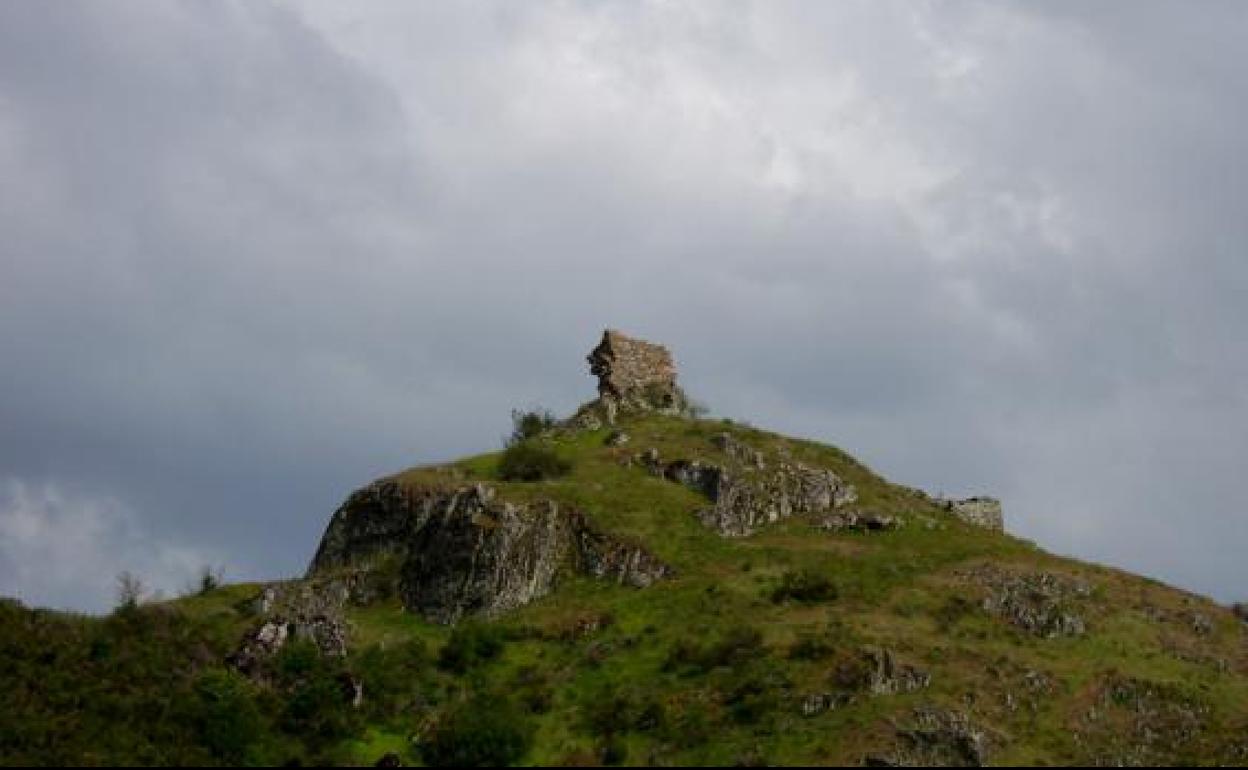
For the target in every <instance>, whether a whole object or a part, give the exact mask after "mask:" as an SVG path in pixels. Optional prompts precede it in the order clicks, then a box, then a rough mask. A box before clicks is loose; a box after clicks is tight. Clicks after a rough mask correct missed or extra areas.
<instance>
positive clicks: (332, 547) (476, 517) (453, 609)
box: [308, 480, 673, 624]
mask: <svg viewBox="0 0 1248 770" xmlns="http://www.w3.org/2000/svg"><path fill="white" fill-rule="evenodd" d="M353 569H354V570H361V569H362V570H365V571H367V572H370V573H371V574H373V575H384V576H387V577H388V579H389V580H390V581H391V585H392V587H393V589H394V590H395V591H397V593H398V595H399V596H400V598H401V599H402V602H403V605H404V606H405V607H406V608H407V609H409V610H411V611H413V612H417V613H419V614H420V615H422V616H424V617H425V618H427V619H429V620H431V621H434V622H437V623H446V624H450V623H455V622H457V621H459V620H460V619H461V618H464V617H466V616H470V615H476V616H482V617H487V618H488V617H495V616H497V615H499V614H501V613H503V612H506V611H508V610H511V609H515V608H517V607H520V606H523V605H525V604H528V603H529V602H531V601H533V600H534V599H537V598H540V597H542V596H545V595H546V594H548V593H550V592H551V591H552V590H553V589H554V586H555V584H556V582H557V581H558V579H559V577H560V575H561V574H564V573H566V572H574V573H579V574H586V575H592V576H594V577H598V578H601V579H605V580H612V581H615V582H617V583H619V584H621V585H628V586H634V587H644V586H648V585H650V584H651V583H653V582H655V581H656V580H660V579H662V578H664V577H667V576H669V575H671V574H673V571H672V569H671V568H670V567H668V566H667V565H666V564H664V563H663V562H661V561H659V560H658V559H657V558H655V557H654V556H653V555H652V554H650V553H649V552H648V551H647V550H646V549H644V548H643V547H641V546H640V545H636V544H633V543H629V542H627V541H625V540H622V539H620V538H615V537H612V536H610V535H607V534H605V533H603V532H600V531H598V530H597V529H595V528H594V527H593V526H592V525H591V524H590V522H589V521H588V519H587V518H586V517H585V516H584V514H582V513H581V512H579V511H576V510H573V509H569V508H566V507H563V506H560V505H559V504H558V503H556V502H554V501H551V500H539V501H537V502H532V503H514V502H510V501H506V500H501V499H498V496H497V495H496V494H495V491H494V490H493V489H492V488H490V487H489V486H486V485H484V484H472V485H465V486H459V487H449V488H423V489H422V488H408V487H406V486H404V485H402V484H400V483H398V482H397V481H394V480H382V481H378V482H374V483H373V484H370V485H368V486H367V487H365V488H363V489H361V490H359V491H357V492H355V493H354V494H352V495H351V496H350V497H349V498H348V499H347V501H346V502H345V503H344V504H343V505H342V507H340V508H339V509H338V510H337V511H336V512H335V513H334V516H333V518H332V519H331V520H330V524H329V527H328V528H327V529H326V531H325V535H324V537H323V538H322V540H321V545H320V548H319V549H318V550H317V554H316V557H315V558H314V559H313V561H312V565H311V567H310V568H309V570H308V575H309V577H312V576H317V575H329V574H335V573H336V572H340V571H343V570H353Z"/></svg>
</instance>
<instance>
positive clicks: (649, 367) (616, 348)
mask: <svg viewBox="0 0 1248 770" xmlns="http://www.w3.org/2000/svg"><path fill="white" fill-rule="evenodd" d="M587 360H588V361H589V371H590V372H591V373H592V374H594V375H595V376H597V377H598V397H599V399H600V400H601V401H602V402H603V404H604V405H607V407H608V409H609V410H610V413H614V410H615V409H616V408H619V407H624V408H626V409H627V408H639V409H655V410H659V411H666V410H671V411H678V410H679V409H680V408H681V407H682V406H683V403H684V397H683V395H682V394H681V391H680V388H679V387H677V385H676V363H675V361H673V360H672V354H671V352H670V351H669V350H668V349H667V348H665V347H663V346H662V345H656V344H654V343H651V342H646V341H645V340H639V339H634V338H632V337H629V336H627V335H624V334H621V333H620V332H618V331H615V330H613V329H608V330H606V331H605V332H603V334H602V341H601V342H599V343H598V347H596V348H594V349H593V351H592V352H591V353H590V354H589V356H588V359H587Z"/></svg>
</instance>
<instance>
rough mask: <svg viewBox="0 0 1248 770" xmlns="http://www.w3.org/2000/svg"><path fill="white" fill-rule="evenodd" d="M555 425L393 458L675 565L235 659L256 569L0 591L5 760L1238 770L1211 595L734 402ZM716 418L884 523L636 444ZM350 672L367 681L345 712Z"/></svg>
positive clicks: (373, 608) (1236, 651) (702, 448)
mask: <svg viewBox="0 0 1248 770" xmlns="http://www.w3.org/2000/svg"><path fill="white" fill-rule="evenodd" d="M618 427H619V428H621V429H622V430H624V431H625V432H627V434H628V435H629V436H630V437H631V440H630V441H629V442H628V443H627V444H626V445H624V446H609V445H608V442H607V441H606V439H607V436H608V433H609V431H608V430H606V429H603V430H597V431H582V432H572V433H566V434H557V435H555V436H553V437H549V438H546V439H543V440H542V441H543V443H544V445H545V446H547V447H548V448H550V449H552V450H553V451H554V452H556V453H557V454H559V455H560V456H561V457H562V458H564V459H565V460H567V461H568V462H569V463H570V466H571V470H570V472H569V473H568V474H567V475H565V476H562V477H559V478H556V479H552V480H547V481H538V482H504V481H501V480H499V479H498V472H497V466H498V461H499V456H498V454H488V455H481V456H478V457H472V458H468V459H465V460H462V461H459V462H456V463H453V464H451V465H450V466H442V467H440V468H417V469H413V470H410V471H407V472H404V473H401V474H398V475H397V476H396V477H395V478H396V479H398V480H399V481H401V482H402V483H403V484H405V485H409V486H412V487H425V486H437V485H447V484H463V483H471V482H474V481H481V482H487V483H489V484H490V485H491V486H492V487H493V488H495V489H496V490H497V492H498V494H499V495H500V496H501V497H503V498H505V499H508V500H515V501H525V500H537V499H553V500H556V501H559V502H561V503H564V504H567V505H568V506H571V507H575V508H576V509H579V510H582V511H584V512H585V513H586V514H587V515H588V516H589V517H590V518H591V519H592V521H593V522H594V524H595V525H596V526H598V527H600V528H601V529H603V530H605V531H608V532H610V533H612V534H613V535H619V536H622V537H625V538H629V539H634V540H636V541H640V542H641V543H643V544H644V545H645V546H646V547H647V548H648V549H649V550H651V551H652V552H653V553H654V554H655V555H657V556H659V557H660V558H662V559H663V560H664V561H666V562H667V563H668V564H669V565H671V566H672V567H674V568H675V570H676V572H677V575H676V577H674V578H672V579H668V580H664V581H660V582H659V583H656V584H655V585H653V586H651V587H649V588H645V589H634V588H628V587H623V586H619V585H615V584H613V583H610V582H604V581H596V580H593V579H590V578H586V577H576V576H573V575H568V576H567V577H566V578H565V579H563V580H562V581H561V583H560V585H559V588H558V590H557V591H555V593H553V594H552V595H550V596H547V597H545V598H544V599H541V600H539V601H537V602H534V603H533V604H530V605H528V606H526V607H523V608H522V609H520V610H517V611H515V612H512V613H510V614H508V615H506V616H504V617H502V618H500V619H499V620H497V621H494V622H491V623H481V622H469V623H463V624H460V625H459V626H456V627H455V628H453V629H452V628H447V627H443V626H437V625H433V624H430V623H428V622H425V621H423V620H421V619H420V618H419V617H417V616H415V615H412V614H410V613H408V612H405V611H404V610H403V609H402V608H401V607H400V605H399V603H398V600H397V599H387V600H383V601H379V602H376V603H374V604H372V605H370V606H367V607H353V608H351V609H350V610H349V611H348V618H347V619H348V621H349V628H350V639H349V650H350V652H349V654H348V655H347V657H346V658H345V659H341V660H340V659H337V658H332V659H327V658H323V657H321V656H319V655H318V654H316V651H315V649H314V648H312V647H311V646H310V645H306V644H301V643H297V642H292V643H288V644H287V645H286V646H285V647H284V648H283V649H282V651H281V652H280V653H279V654H278V655H277V656H276V657H275V658H274V659H273V660H272V661H270V662H269V663H267V664H266V667H265V668H264V669H263V670H262V671H261V672H259V673H258V674H254V673H253V675H252V676H250V677H244V676H242V675H241V674H239V673H237V672H235V671H234V670H233V669H231V668H230V667H229V666H228V665H227V664H226V662H225V660H226V657H227V656H228V655H229V653H230V652H231V651H232V650H233V649H234V648H235V647H236V646H237V644H238V642H239V639H240V638H241V637H242V635H243V634H244V633H245V632H246V631H247V630H248V629H249V628H250V627H251V626H253V625H254V623H255V619H254V617H253V615H252V610H251V609H250V606H251V605H250V602H249V601H248V599H250V598H251V597H253V596H254V595H255V594H256V593H257V592H258V590H259V588H258V587H257V586H246V585H235V586H227V587H224V588H219V589H216V590H213V591H209V592H207V593H205V594H203V595H200V596H196V597H190V598H184V599H179V600H176V601H172V602H167V603H163V604H155V605H145V606H140V607H138V608H131V609H127V610H123V611H118V612H117V613H115V614H114V615H112V616H110V617H107V618H85V617H77V616H68V615H63V614H57V613H51V612H46V611H37V610H28V609H25V608H21V607H19V606H17V605H15V604H5V605H3V606H0V687H2V688H3V691H4V692H5V693H6V698H5V700H6V703H5V705H4V706H3V707H2V711H0V760H3V762H4V763H6V764H52V763H65V764H103V763H127V764H129V763H135V764H190V763H202V764H214V763H223V764H230V763H240V762H247V763H286V762H291V761H296V762H300V763H316V762H340V763H360V764H372V763H373V762H374V761H376V760H377V759H379V758H380V757H382V756H383V755H385V754H388V753H393V754H395V755H397V756H398V757H399V758H400V759H401V760H402V761H403V762H404V763H405V764H420V763H457V762H458V763H463V762H471V761H485V762H489V761H496V762H497V761H509V762H516V763H524V764H642V763H646V764H763V763H766V764H861V763H863V762H890V761H893V762H896V761H901V762H905V763H915V764H917V763H929V764H953V763H959V762H973V761H981V760H982V761H987V762H989V763H992V764H1058V763H1062V764H1065V763H1087V764H1150V763H1162V764H1189V763H1195V764H1245V763H1248V634H1246V633H1245V626H1244V624H1243V623H1241V622H1240V621H1238V620H1237V619H1235V618H1234V617H1233V616H1232V615H1231V613H1230V612H1228V611H1227V610H1226V609H1225V608H1222V607H1219V606H1217V605H1215V604H1214V603H1212V602H1210V601H1208V600H1206V599H1203V598H1201V597H1197V596H1194V595H1191V594H1187V593H1184V592H1182V591H1178V590H1175V589H1173V588H1169V587H1166V586H1164V585H1162V584H1160V583H1157V582H1155V581H1151V580H1148V579H1145V578H1141V577H1137V576H1133V575H1129V574H1125V573H1122V572H1120V571H1117V570H1112V569H1107V568H1104V567H1099V566H1095V565H1089V564H1084V563H1080V562H1077V561H1072V560H1069V559H1062V558H1058V557H1054V556H1051V555H1049V554H1046V553H1044V552H1043V551H1041V550H1040V549H1038V548H1036V547H1035V546H1033V545H1032V544H1030V543H1027V542H1024V541H1021V540H1018V539H1015V538H1013V537H1009V536H1007V535H1003V534H1000V533H996V532H992V531H989V530H985V529H981V528H977V527H973V526H969V525H966V524H964V523H962V522H960V521H959V520H957V519H955V518H954V517H952V516H951V515H949V514H947V513H945V512H944V511H942V510H941V509H939V508H938V507H936V506H935V505H933V504H932V503H931V502H930V501H929V500H927V498H926V497H924V496H923V495H921V494H918V493H916V492H914V491H913V490H909V489H906V488H904V487H899V486H894V485H892V484H889V483H888V482H886V481H885V480H884V479H882V478H880V477H879V476H877V475H876V474H874V473H873V472H872V471H870V470H869V469H868V468H866V467H864V466H862V465H861V464H859V463H857V462H856V461H854V460H853V459H852V458H851V457H849V456H848V455H846V454H845V453H844V452H841V451H840V450H837V449H834V448H831V447H827V446H822V445H818V444H815V443H811V442H804V441H796V440H791V439H786V438H784V437H780V436H776V435H774V434H770V433H766V432H762V431H758V430H755V429H753V428H750V427H747V426H743V425H739V424H733V423H729V422H726V421H709V420H688V419H681V418H674V417H660V416H648V417H645V418H634V419H629V420H624V421H623V422H622V423H621V425H619V426H618ZM724 431H727V432H729V433H731V434H732V435H733V436H734V437H736V438H737V439H739V440H741V441H743V442H746V443H747V444H749V445H750V446H752V447H755V448H758V449H760V450H763V451H765V452H767V453H781V454H783V455H784V456H786V457H791V458H793V459H794V460H796V461H800V462H802V463H805V464H809V465H812V466H817V467H826V468H829V469H831V470H833V471H835V472H836V473H837V474H838V475H840V476H841V477H842V478H843V479H845V480H846V481H848V482H850V483H852V484H853V485H854V486H855V487H856V488H857V490H858V496H859V501H858V503H857V505H858V506H860V507H861V508H863V509H867V510H871V511H873V512H877V513H882V514H889V515H895V516H899V517H903V518H904V519H905V520H906V525H905V526H904V527H902V528H901V529H900V530H897V531H884V532H827V531H823V530H821V529H818V528H816V527H814V526H812V522H811V521H810V520H807V519H803V518H801V517H795V518H793V519H789V520H786V521H783V522H781V523H777V524H775V525H773V526H771V527H769V528H767V529H765V530H764V531H762V532H760V533H758V534H755V535H753V536H751V537H747V538H739V539H729V538H724V537H721V536H719V535H717V534H715V533H714V532H712V531H711V530H709V529H707V528H706V527H704V526H703V525H702V524H701V523H700V522H699V521H698V520H697V519H696V518H695V516H694V515H693V513H694V511H696V510H698V509H699V507H702V506H705V505H706V500H705V499H704V498H702V497H700V496H699V495H698V494H697V493H695V492H693V491H691V490H690V489H688V488H686V487H684V486H681V485H679V484H674V483H671V482H669V481H666V480H664V479H662V478H657V477H654V476H652V475H649V474H647V473H646V472H645V471H644V470H643V469H641V468H639V467H637V465H636V464H635V463H629V462H628V460H629V458H631V457H633V456H634V455H635V454H636V453H638V452H640V451H642V450H643V449H649V448H651V447H653V448H656V449H658V451H659V453H660V454H661V455H662V456H664V457H682V456H685V457H687V456H695V457H702V458H707V459H709V460H715V459H716V452H717V451H718V450H717V449H716V448H715V447H714V445H713V444H712V443H711V441H710V439H711V437H712V436H714V435H715V434H717V433H720V432H724ZM352 679H354V680H355V681H359V682H361V683H362V684H363V693H364V697H363V700H362V702H360V703H359V704H358V705H353V704H352V702H351V701H352V697H353V696H352V693H351V688H350V687H348V686H346V685H345V683H346V682H349V681H352Z"/></svg>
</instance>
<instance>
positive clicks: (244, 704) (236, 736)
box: [191, 669, 261, 765]
mask: <svg viewBox="0 0 1248 770" xmlns="http://www.w3.org/2000/svg"><path fill="white" fill-rule="evenodd" d="M194 691H195V696H196V697H195V699H194V701H193V706H192V707H191V708H192V714H191V724H192V725H193V726H194V727H195V730H196V732H197V733H198V736H199V740H200V742H201V743H202V744H203V745H204V746H205V747H206V748H207V749H208V750H209V751H210V752H212V755H213V756H214V757H216V758H217V759H220V760H222V761H224V762H226V763H228V764H235V765H238V764H246V757H247V750H248V749H249V748H250V747H251V746H252V745H253V744H254V743H255V742H256V741H257V740H258V739H259V738H260V726H261V725H260V711H259V709H257V708H256V703H255V701H254V700H253V699H252V697H251V695H250V692H249V685H248V684H247V682H246V681H244V680H243V679H241V678H240V677H239V676H238V675H237V674H234V673H232V672H230V671H225V670H222V669H209V670H208V671H206V672H204V673H203V674H202V675H200V677H199V679H198V680H197V681H196V682H195V687H194Z"/></svg>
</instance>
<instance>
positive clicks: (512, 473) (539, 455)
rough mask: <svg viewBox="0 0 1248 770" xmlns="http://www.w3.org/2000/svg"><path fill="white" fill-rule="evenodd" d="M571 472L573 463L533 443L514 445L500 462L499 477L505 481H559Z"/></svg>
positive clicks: (505, 451) (505, 452) (506, 451)
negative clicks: (558, 479)
mask: <svg viewBox="0 0 1248 770" xmlns="http://www.w3.org/2000/svg"><path fill="white" fill-rule="evenodd" d="M571 470H572V463H570V462H568V461H567V460H565V459H563V458H562V457H560V456H559V455H558V453H557V452H555V451H554V450H553V449H549V448H547V447H544V446H541V445H539V444H537V443H535V442H533V441H523V442H520V443H518V444H512V445H511V446H509V447H507V449H506V450H504V451H503V455H502V457H501V458H499V461H498V477H499V478H500V479H502V480H503V481H542V480H544V479H557V478H559V477H560V476H566V475H567V474H568V472H569V471H571Z"/></svg>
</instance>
